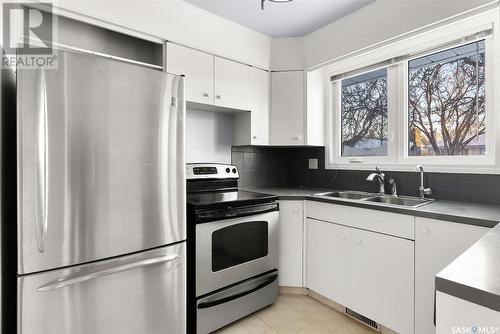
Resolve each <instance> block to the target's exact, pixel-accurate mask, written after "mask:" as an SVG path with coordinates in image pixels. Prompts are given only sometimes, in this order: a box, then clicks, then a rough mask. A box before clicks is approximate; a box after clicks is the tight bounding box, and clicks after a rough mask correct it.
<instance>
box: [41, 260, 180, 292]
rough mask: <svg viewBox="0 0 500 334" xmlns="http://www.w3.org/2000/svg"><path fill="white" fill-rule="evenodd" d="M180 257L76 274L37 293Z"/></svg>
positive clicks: (126, 264)
mask: <svg viewBox="0 0 500 334" xmlns="http://www.w3.org/2000/svg"><path fill="white" fill-rule="evenodd" d="M178 257H179V256H178V255H177V254H175V255H164V256H158V257H153V258H150V259H144V260H140V261H135V262H130V263H125V264H121V265H118V266H114V267H111V268H106V269H102V270H96V271H92V272H87V273H84V274H75V275H70V276H66V277H61V278H58V279H56V280H54V281H51V282H49V283H47V284H45V285H42V286H41V287H39V288H38V289H37V291H38V292H46V291H52V290H56V289H60V288H64V287H67V286H70V285H74V284H79V283H83V282H87V281H90V280H94V279H98V278H101V277H104V276H109V275H114V274H117V273H120V272H123V271H127V270H132V269H136V268H140V267H145V266H150V265H153V264H160V263H165V262H172V261H174V260H175V259H177V258H178Z"/></svg>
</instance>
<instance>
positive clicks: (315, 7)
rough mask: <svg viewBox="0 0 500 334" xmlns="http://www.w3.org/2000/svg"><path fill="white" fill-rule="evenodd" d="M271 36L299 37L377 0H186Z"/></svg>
mask: <svg viewBox="0 0 500 334" xmlns="http://www.w3.org/2000/svg"><path fill="white" fill-rule="evenodd" d="M184 1H186V2H189V3H190V4H193V5H195V6H197V7H200V8H203V9H205V10H207V11H209V12H212V13H214V14H217V15H219V16H222V17H225V18H227V19H229V20H231V21H234V22H236V23H239V24H241V25H243V26H246V27H248V28H250V29H252V30H256V31H259V32H261V33H263V34H266V35H268V36H271V37H298V36H304V35H307V34H308V33H310V32H312V31H314V30H316V29H318V28H320V27H322V26H324V25H326V24H328V23H331V22H333V21H335V20H338V19H339V18H341V17H343V16H346V15H348V14H350V13H352V12H354V11H356V10H358V9H360V8H361V7H364V6H366V5H368V4H370V3H372V2H374V1H375V0H293V1H292V2H285V3H273V2H270V1H268V0H267V1H266V2H265V4H264V10H261V9H260V0H184Z"/></svg>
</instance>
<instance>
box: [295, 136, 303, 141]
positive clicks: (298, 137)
mask: <svg viewBox="0 0 500 334" xmlns="http://www.w3.org/2000/svg"><path fill="white" fill-rule="evenodd" d="M293 139H294V140H301V139H302V137H301V136H295V137H293Z"/></svg>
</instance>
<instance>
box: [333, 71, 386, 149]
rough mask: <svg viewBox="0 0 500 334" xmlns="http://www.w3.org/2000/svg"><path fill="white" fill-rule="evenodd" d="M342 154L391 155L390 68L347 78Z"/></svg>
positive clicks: (345, 80)
mask: <svg viewBox="0 0 500 334" xmlns="http://www.w3.org/2000/svg"><path fill="white" fill-rule="evenodd" d="M341 95H342V96H341V135H342V140H341V142H342V148H341V155H342V156H344V157H355V156H386V155H387V130H388V123H387V69H385V68H384V69H379V70H376V71H372V72H368V73H365V74H362V75H358V76H355V77H351V78H348V79H343V80H342V84H341Z"/></svg>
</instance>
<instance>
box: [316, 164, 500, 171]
mask: <svg viewBox="0 0 500 334" xmlns="http://www.w3.org/2000/svg"><path fill="white" fill-rule="evenodd" d="M417 165H422V166H423V167H424V169H425V171H426V172H434V173H465V174H500V167H499V166H497V165H494V164H484V165H477V164H476V165H470V164H469V165H467V164H453V165H451V164H444V163H441V164H437V163H428V162H425V161H419V162H417V161H415V163H406V162H405V163H402V162H391V163H389V162H380V163H375V162H366V163H364V162H363V163H343V162H340V163H326V164H325V169H341V170H374V169H375V167H379V168H380V169H382V170H385V171H397V172H414V171H415V167H416V166H417Z"/></svg>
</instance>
